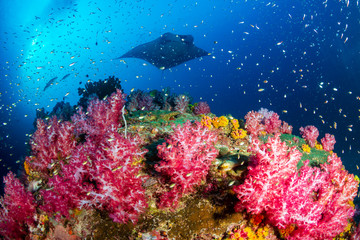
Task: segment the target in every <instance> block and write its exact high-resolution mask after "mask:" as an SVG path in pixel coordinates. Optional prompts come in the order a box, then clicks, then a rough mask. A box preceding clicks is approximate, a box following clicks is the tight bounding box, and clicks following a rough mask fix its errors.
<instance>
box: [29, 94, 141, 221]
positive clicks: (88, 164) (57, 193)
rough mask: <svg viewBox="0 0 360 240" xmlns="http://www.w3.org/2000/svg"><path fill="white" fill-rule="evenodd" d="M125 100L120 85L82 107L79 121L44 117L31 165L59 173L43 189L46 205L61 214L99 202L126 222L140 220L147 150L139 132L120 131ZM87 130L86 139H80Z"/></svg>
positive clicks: (39, 124) (67, 214) (111, 216)
mask: <svg viewBox="0 0 360 240" xmlns="http://www.w3.org/2000/svg"><path fill="white" fill-rule="evenodd" d="M124 103H125V95H124V94H122V92H121V91H120V90H117V91H116V93H113V94H112V95H111V96H110V97H108V98H107V99H106V100H98V99H93V100H92V101H90V103H89V106H88V108H87V113H84V112H83V111H82V110H81V109H80V110H79V111H78V113H77V114H76V115H74V116H73V117H72V121H73V123H69V122H64V123H61V124H60V125H59V122H57V121H56V119H55V118H54V119H52V120H51V122H50V123H48V124H46V123H45V122H43V121H42V120H39V121H38V126H39V129H38V130H37V132H36V134H35V137H34V139H35V140H37V142H35V141H34V142H32V144H34V147H33V149H34V153H35V157H32V158H30V159H29V162H30V163H31V165H30V166H31V167H33V166H34V167H37V168H36V169H35V170H42V171H46V170H47V169H51V172H52V173H53V175H54V176H53V177H52V178H50V177H48V178H49V179H48V181H47V182H46V189H42V190H40V194H41V197H42V200H43V201H42V203H43V204H42V206H41V209H43V210H45V211H46V212H48V213H49V214H55V216H56V218H57V219H58V220H60V219H61V217H63V216H64V217H67V218H68V217H69V216H70V214H69V210H71V209H75V208H79V209H81V208H97V209H102V210H106V211H107V212H108V213H109V216H110V218H112V219H113V220H114V221H115V222H120V223H126V222H128V221H132V222H134V223H135V222H136V221H137V219H138V217H139V216H140V214H141V213H143V212H144V211H145V210H146V208H147V199H146V196H145V190H144V189H143V188H142V183H143V181H144V177H142V176H141V175H139V171H140V169H141V161H142V159H143V157H144V154H145V153H146V150H141V145H142V142H141V141H140V139H139V138H137V137H133V136H132V137H130V136H129V137H127V138H125V137H124V136H123V135H122V134H120V133H118V129H119V127H121V120H122V118H121V117H122V109H123V106H124ZM50 124H51V125H50ZM60 130H63V132H60ZM82 135H84V136H85V139H82V141H81V142H80V141H79V142H77V141H76V140H75V139H76V138H78V139H81V138H82ZM64 136H65V137H64ZM53 138H54V139H55V140H53ZM67 140H69V141H67ZM70 140H71V141H70ZM47 141H48V142H47ZM68 142H69V143H68ZM61 143H64V145H61ZM39 145H41V147H38V146H39ZM59 145H61V146H59ZM40 156H41V157H43V158H44V159H40ZM53 203H56V204H53Z"/></svg>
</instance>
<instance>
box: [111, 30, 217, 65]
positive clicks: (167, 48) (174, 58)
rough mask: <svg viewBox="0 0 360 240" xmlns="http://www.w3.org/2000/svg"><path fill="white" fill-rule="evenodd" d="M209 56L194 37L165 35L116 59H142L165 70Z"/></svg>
mask: <svg viewBox="0 0 360 240" xmlns="http://www.w3.org/2000/svg"><path fill="white" fill-rule="evenodd" d="M207 55H210V53H208V52H207V51H205V50H203V49H201V48H198V47H196V46H195V45H194V37H193V36H191V35H177V34H172V33H164V34H163V35H161V36H160V37H159V38H157V39H155V40H153V41H151V42H148V43H144V44H141V45H139V46H137V47H135V48H133V49H131V50H130V51H128V52H127V53H125V54H124V55H122V56H120V57H118V58H115V59H121V58H140V59H143V60H145V61H147V62H149V63H151V64H152V65H154V66H155V67H157V68H159V69H161V70H164V69H168V68H171V67H175V66H177V65H179V64H181V63H183V62H186V61H189V60H192V59H195V58H199V57H202V56H207Z"/></svg>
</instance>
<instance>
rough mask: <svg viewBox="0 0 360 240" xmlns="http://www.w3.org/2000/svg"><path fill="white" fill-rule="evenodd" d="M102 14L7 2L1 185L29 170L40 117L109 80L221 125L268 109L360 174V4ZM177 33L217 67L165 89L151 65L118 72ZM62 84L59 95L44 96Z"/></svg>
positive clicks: (129, 7) (182, 73) (201, 4)
mask: <svg viewBox="0 0 360 240" xmlns="http://www.w3.org/2000/svg"><path fill="white" fill-rule="evenodd" d="M30 2H31V3H30ZM98 2H99V3H97V1H85V0H84V1H70V0H69V1H50V0H46V1H45V0H42V1H41V0H37V1H25V0H15V1H1V6H0V21H1V26H0V27H1V29H0V34H1V35H0V36H1V48H0V56H1V58H0V69H1V70H0V84H1V87H0V93H1V94H0V159H1V161H0V164H1V175H4V174H6V172H8V170H9V169H12V170H13V171H15V172H16V171H17V169H18V168H19V166H20V165H21V164H22V161H20V162H18V163H16V162H17V161H18V160H23V158H24V156H25V155H26V146H25V142H26V141H27V136H26V134H27V133H29V132H31V130H32V122H33V120H34V116H35V109H37V108H41V107H45V109H46V110H48V111H50V110H51V109H52V107H53V106H54V105H55V103H56V102H57V101H58V100H62V99H63V98H64V97H65V95H66V94H67V93H69V94H68V96H66V97H65V100H66V101H69V102H70V103H71V104H75V103H76V102H77V100H78V95H77V88H78V87H79V86H84V85H85V83H86V82H87V81H88V80H90V81H96V80H99V79H104V78H107V77H108V76H109V75H114V76H116V77H118V78H120V79H121V80H122V86H123V88H124V90H125V92H127V93H129V92H130V89H132V88H135V89H137V88H139V89H143V90H147V89H158V90H160V89H162V88H164V87H167V86H169V87H171V89H172V91H173V92H176V93H184V92H188V93H190V94H191V95H192V96H193V98H194V101H199V100H203V101H207V102H208V103H209V104H210V107H211V109H212V112H214V113H215V114H217V115H222V114H232V115H233V116H234V117H237V118H243V117H244V115H245V114H246V113H247V112H248V111H250V110H259V109H260V108H261V107H266V108H268V109H270V110H273V111H275V112H277V113H278V114H279V115H280V118H281V119H282V120H284V121H287V122H288V123H290V124H291V125H293V126H294V133H295V134H298V129H299V127H301V126H306V125H315V126H316V127H318V128H319V130H320V137H319V139H320V138H322V137H323V136H324V134H325V133H327V132H328V133H331V134H335V136H336V140H337V144H336V148H335V151H336V152H337V153H338V154H339V155H340V156H341V157H342V160H343V162H344V164H345V166H346V168H347V169H348V170H349V171H350V172H352V173H355V174H358V170H357V168H356V165H357V164H358V162H359V151H360V146H359V134H360V130H359V116H360V112H359V109H360V107H359V105H360V101H359V100H357V96H360V85H359V80H360V53H359V51H360V50H359V49H360V26H359V19H360V18H359V15H360V14H359V6H358V2H356V1H353V0H352V1H351V2H350V3H349V6H347V2H345V1H340V2H339V1H338V0H328V1H327V2H326V1H312V0H301V1H300V0H299V1H288V0H283V1H244V0H242V1H230V0H223V1H221V0H216V1H207V0H199V1H187V0H178V1H160V0H156V1H149V0H148V1H134V0H131V1H125V0H124V1H120V0H117V1H116V0H107V1H98ZM189 2H191V3H189ZM165 32H172V33H177V34H191V35H193V36H194V38H195V44H196V45H197V46H199V47H201V48H203V49H205V50H207V51H209V52H211V54H212V55H211V56H209V57H204V58H203V59H196V60H192V61H189V62H187V63H185V64H182V65H179V66H177V67H175V68H173V69H169V70H165V71H164V72H163V78H162V72H161V70H158V69H157V68H155V67H153V66H152V65H150V64H146V62H144V61H142V60H139V59H126V60H125V63H124V62H120V61H119V60H116V61H115V60H114V61H113V60H112V59H114V58H116V57H118V56H120V55H122V54H124V53H125V52H126V51H128V50H129V49H131V47H134V46H136V45H138V44H142V43H145V42H148V41H151V40H153V39H155V38H157V37H159V36H160V35H161V34H163V33H165ZM346 39H347V40H346ZM96 43H98V44H97V45H96ZM72 63H74V64H73V65H72V66H70V65H71V64H72ZM66 74H70V76H69V77H68V78H66V79H65V80H64V81H59V80H60V79H61V78H62V77H63V76H64V75H66ZM86 75H88V77H86ZM56 76H58V81H57V82H56V83H58V84H56V85H54V86H51V87H50V88H48V89H47V90H46V91H43V89H44V86H45V85H46V83H47V82H48V81H49V80H50V79H51V78H54V77H56ZM260 88H263V89H265V90H264V91H261V92H259V91H258V89H260ZM322 121H324V123H323V122H322ZM335 122H336V124H337V128H336V129H334V123H335ZM349 125H353V126H352V127H349ZM349 128H350V129H351V130H352V131H349Z"/></svg>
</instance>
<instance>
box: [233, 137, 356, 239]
mask: <svg viewBox="0 0 360 240" xmlns="http://www.w3.org/2000/svg"><path fill="white" fill-rule="evenodd" d="M251 150H252V151H253V153H254V156H253V157H252V163H251V166H249V172H248V175H247V177H246V179H245V182H244V183H243V184H241V185H239V186H236V187H234V191H235V192H236V193H237V196H238V198H239V200H240V202H239V203H238V204H237V206H236V208H237V210H241V209H244V208H245V209H246V210H247V211H248V212H250V213H252V214H259V213H264V214H265V215H266V219H267V221H268V222H269V223H271V224H272V225H274V226H276V227H278V228H279V229H286V228H287V227H289V226H290V225H295V226H296V228H295V230H294V231H293V232H291V233H290V239H332V238H333V237H335V236H336V235H338V234H339V233H341V232H342V231H343V230H344V228H345V227H346V225H347V223H348V219H350V218H351V217H352V216H353V215H354V212H355V210H354V208H353V207H352V205H351V203H352V201H353V199H354V197H355V196H356V193H357V189H358V181H356V180H355V178H354V176H353V175H351V174H348V173H347V172H346V171H345V170H343V169H342V163H341V160H340V158H338V157H336V155H331V156H329V158H328V163H325V164H322V165H321V168H316V167H314V168H311V167H310V166H309V160H307V161H305V164H304V166H303V167H301V168H300V169H299V170H298V171H297V168H296V163H297V162H298V161H299V160H300V157H301V154H300V152H299V151H298V150H295V149H294V148H291V149H289V148H288V147H287V146H286V145H285V143H282V142H281V141H280V139H279V135H275V137H274V138H269V139H268V142H267V143H266V144H260V142H259V140H257V139H255V140H254V142H253V144H252V147H251Z"/></svg>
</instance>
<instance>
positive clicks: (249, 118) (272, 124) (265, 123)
mask: <svg viewBox="0 0 360 240" xmlns="http://www.w3.org/2000/svg"><path fill="white" fill-rule="evenodd" d="M245 120H246V124H245V128H246V130H247V131H248V132H249V133H250V134H251V135H252V136H255V137H256V136H258V135H260V134H261V133H262V134H266V133H267V134H276V133H287V134H291V132H292V126H290V125H289V124H288V123H287V122H284V121H281V120H280V119H279V115H278V114H277V113H275V112H273V111H269V110H267V109H266V108H261V109H260V110H259V111H258V112H256V111H251V112H248V113H247V114H246V116H245Z"/></svg>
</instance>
